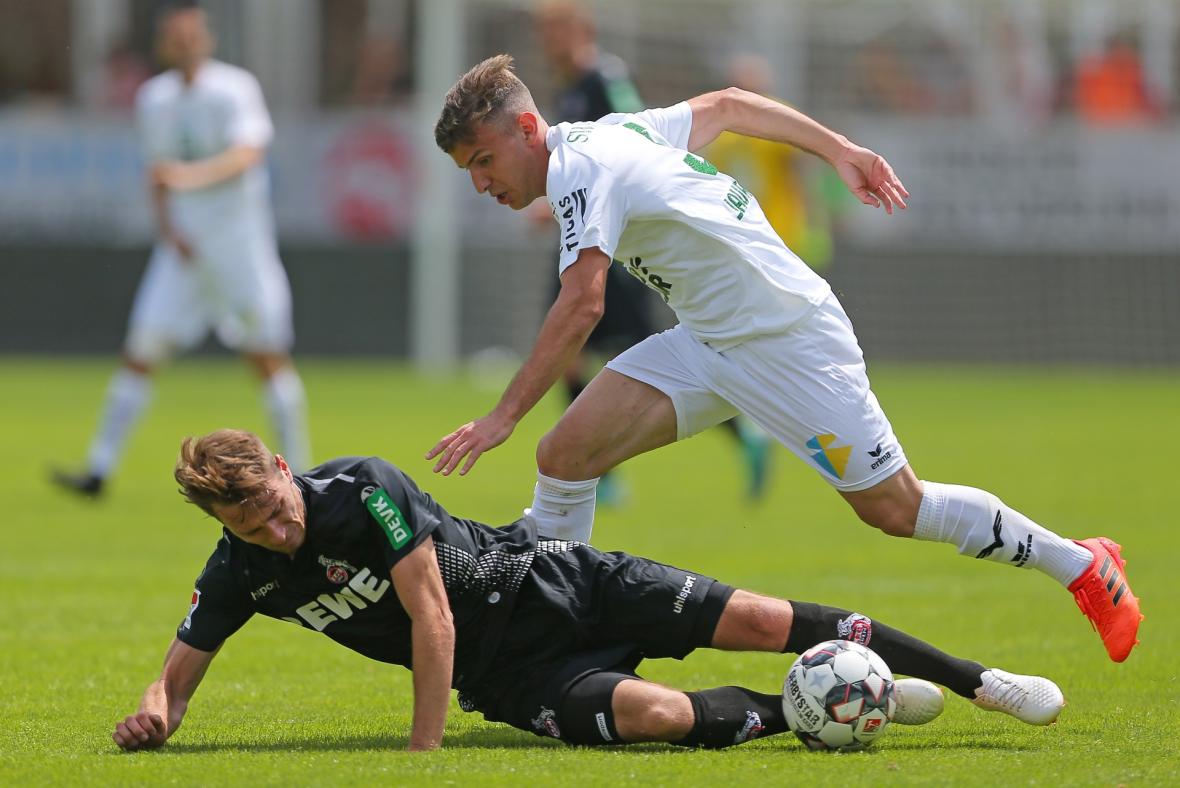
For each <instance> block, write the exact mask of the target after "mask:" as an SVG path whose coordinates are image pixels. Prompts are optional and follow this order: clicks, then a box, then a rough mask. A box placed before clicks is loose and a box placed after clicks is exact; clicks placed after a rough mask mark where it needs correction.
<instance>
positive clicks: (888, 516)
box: [853, 498, 918, 537]
mask: <svg viewBox="0 0 1180 788" xmlns="http://www.w3.org/2000/svg"><path fill="white" fill-rule="evenodd" d="M853 509H855V510H856V514H857V516H858V517H860V519H861V521H863V522H864V523H866V524H868V525H871V526H873V527H874V528H876V529H878V530H880V531H882V532H883V533H885V534H888V535H889V536H902V537H908V536H913V535H914V523H915V522H916V521H917V516H918V512H917V510H912V511H911V507H909V506H906V505H904V504H903V503H901V502H899V501H894V500H892V499H888V498H885V499H881V500H877V501H872V502H870V503H865V504H861V505H857V504H855V503H854V504H853Z"/></svg>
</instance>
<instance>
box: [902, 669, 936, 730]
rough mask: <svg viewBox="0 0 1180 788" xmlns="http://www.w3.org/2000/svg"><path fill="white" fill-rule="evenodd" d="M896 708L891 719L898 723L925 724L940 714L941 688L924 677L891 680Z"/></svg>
mask: <svg viewBox="0 0 1180 788" xmlns="http://www.w3.org/2000/svg"><path fill="white" fill-rule="evenodd" d="M893 697H894V698H895V699H896V700H897V709H896V710H894V712H893V721H894V722H896V723H897V724H898V725H925V724H926V723H928V722H930V721H931V720H933V719H934V718H935V717H937V716H938V715H939V714H942V706H943V697H942V688H941V687H939V686H938V685H936V684H931V683H930V682H929V681H926V680H925V679H897V680H895V681H894V682H893Z"/></svg>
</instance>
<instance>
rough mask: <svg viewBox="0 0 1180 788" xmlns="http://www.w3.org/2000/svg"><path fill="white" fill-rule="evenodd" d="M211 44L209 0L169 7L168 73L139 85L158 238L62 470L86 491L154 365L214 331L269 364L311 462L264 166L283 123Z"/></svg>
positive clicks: (302, 461)
mask: <svg viewBox="0 0 1180 788" xmlns="http://www.w3.org/2000/svg"><path fill="white" fill-rule="evenodd" d="M214 44H215V42H214V38H213V34H212V32H211V31H210V29H209V26H208V23H207V20H206V18H205V13H204V11H202V10H201V9H199V8H197V7H195V6H193V5H190V4H176V5H172V6H169V7H167V8H166V9H165V10H163V11H162V12H161V15H160V17H159V20H158V29H157V47H158V54H159V57H160V60H161V62H162V63H163V64H164V65H165V66H167V67H168V68H169V70H168V71H165V72H164V73H162V74H160V75H158V76H156V77H154V78H153V79H151V80H149V81H148V82H146V83H144V85H143V86H142V87H141V88H140V89H139V91H138V93H137V95H136V114H137V119H138V124H139V130H140V135H141V138H142V143H143V148H144V152H145V156H146V158H147V161H148V172H149V181H150V185H149V189H150V196H151V203H152V207H153V211H154V214H155V219H156V225H157V233H158V238H157V242H156V245H155V248H154V249H153V251H152V257H151V260H150V261H149V263H148V267H147V271H146V273H145V274H144V276H143V279H142V280H141V282H140V285H139V290H138V292H137V293H136V296H135V303H134V306H133V307H132V310H131V317H130V319H129V326H128V330H127V338H126V343H125V345H124V349H123V363H122V366H120V368H119V369H118V371H116V372H115V375H114V377H113V378H112V380H111V383H110V387H109V389H108V391H107V397H106V405H105V407H104V410H103V414H102V417H101V420H100V422H99V426H98V430H97V432H96V434H95V436H94V439H93V442H92V443H91V446H90V452H89V455H88V458H87V465H86V467H85V469H84V470H83V471H82V472H81V473H76V474H75V473H66V472H62V471H56V472H55V473H54V479H55V480H56V481H57V482H58V483H59V484H61V485H63V486H65V487H67V488H69V489H72V490H75V491H77V492H80V493H84V494H87V495H97V494H99V493H100V492H101V491H102V488H103V484H104V482H105V480H106V479H107V477H109V476H110V474H111V473H112V472H113V470H114V468H115V465H116V463H117V461H118V458H119V456H120V454H121V452H122V448H123V446H124V444H125V442H126V439H127V436H128V435H129V433H130V432H131V429H132V428H133V427H134V425H135V423H136V421H137V420H138V419H139V417H140V415H141V414H142V413H143V411H144V409H145V408H146V407H147V404H148V401H149V398H150V393H151V374H152V372H153V371H154V369H155V368H156V366H158V365H159V364H160V363H161V362H163V361H166V360H167V359H168V358H169V357H170V356H171V355H172V354H173V353H174V352H175V351H177V350H181V349H186V348H191V347H193V346H194V345H196V344H198V343H199V342H201V341H202V340H203V339H204V338H205V336H206V335H207V334H208V332H209V330H210V329H211V328H213V329H215V330H216V332H217V335H218V337H219V338H220V339H221V341H222V342H224V343H225V344H226V345H227V346H229V347H231V348H234V349H235V350H238V351H240V352H241V353H242V355H243V356H245V358H246V359H248V360H249V362H250V363H251V365H252V366H253V367H254V369H255V370H256V371H257V372H258V375H259V376H260V378H261V379H262V381H263V389H264V393H265V400H266V407H267V410H268V411H269V413H270V416H271V418H272V420H273V422H274V426H275V429H276V432H277V433H278V439H279V443H280V444H281V445H282V446H283V448H284V451H285V452H286V453H287V455H288V456H289V457H290V458H291V464H292V466H294V467H297V468H306V467H308V465H309V464H310V459H309V454H310V450H309V441H308V434H307V425H306V415H305V411H306V402H305V396H304V390H303V383H302V381H301V380H300V378H299V375H298V373H297V372H296V371H295V368H294V366H293V364H292V362H291V358H290V355H289V350H290V347H291V345H292V342H293V338H294V329H293V326H292V320H291V290H290V285H289V284H288V282H287V276H286V273H285V272H284V271H283V267H282V264H281V263H280V261H279V257H278V251H277V246H276V241H275V235H274V228H273V219H272V217H271V213H270V205H269V200H268V190H269V186H268V182H267V176H266V172H265V170H264V158H265V155H266V148H267V145H268V144H269V143H270V141H271V137H272V136H273V133H274V129H273V126H272V125H271V120H270V115H269V113H268V112H267V109H266V104H265V103H264V101H263V97H262V90H261V88H260V87H259V85H258V81H257V80H256V79H255V78H254V76H253V75H251V74H250V73H249V72H247V71H244V70H243V69H241V68H238V67H236V66H232V65H229V64H227V63H223V62H220V61H218V60H214V59H212V57H211V55H212V53H213V49H214Z"/></svg>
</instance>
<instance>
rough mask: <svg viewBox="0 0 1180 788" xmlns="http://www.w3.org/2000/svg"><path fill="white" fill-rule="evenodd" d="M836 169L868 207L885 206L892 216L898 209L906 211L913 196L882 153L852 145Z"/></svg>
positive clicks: (838, 159) (835, 163)
mask: <svg viewBox="0 0 1180 788" xmlns="http://www.w3.org/2000/svg"><path fill="white" fill-rule="evenodd" d="M832 166H833V167H835V168H836V172H837V173H838V174H839V176H840V178H841V179H842V180H843V181H844V185H845V186H847V187H848V191H850V192H852V193H853V194H855V195H856V198H857V199H858V200H860V201H861V202H862V203H864V204H865V205H870V206H872V207H873V208H880V207H882V206H884V208H885V213H888V214H892V213H893V209H894V207H898V208H905V198H906V197H909V196H910V193H909V192H908V191H906V188H905V186H903V185H902V183H901V180H900V179H899V178H898V177H897V176H896V175H895V174H894V173H893V168H892V167H890V166H889V162H887V161H885V159H884V158H882V157H881V156H880V155H879V154H876V153H873V152H872V151H871V150H869V149H868V148H862V147H861V146H859V145H853V144H851V143H849V145H848V147H847V148H845V149H844V152H843V153H842V154H840V157H839V158H837V159H836V160H835V161H834V162H833V163H832Z"/></svg>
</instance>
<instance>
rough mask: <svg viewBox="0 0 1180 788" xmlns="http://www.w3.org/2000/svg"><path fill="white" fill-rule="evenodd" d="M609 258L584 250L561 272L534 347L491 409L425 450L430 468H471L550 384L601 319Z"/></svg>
mask: <svg viewBox="0 0 1180 788" xmlns="http://www.w3.org/2000/svg"><path fill="white" fill-rule="evenodd" d="M610 264H611V259H610V257H609V256H608V255H606V254H605V253H604V252H603V251H602V250H601V249H599V248H597V247H592V248H589V249H583V250H582V251H581V252H579V254H578V259H577V260H576V261H575V262H574V263H573V264H572V265H570V266H569V267H568V268H566V269H565V271H564V272H563V273H562V275H561V291H560V292H559V293H558V294H557V300H556V301H554V303H553V306H552V307H550V308H549V314H548V315H546V317H545V322H544V323H543V324H542V325H541V331H540V333H538V334H537V341H536V342H535V343H534V344H533V350H532V352H531V353H530V354H529V357H528V358H527V359H526V360H525V362H524V364H523V365H522V366H521V368H520V370H519V371H518V372H517V373H516V376H515V377H513V378H512V382H511V383H509V384H508V388H507V389H505V390H504V394H503V395H502V396H501V397H500V402H499V403H498V404H497V405H496V407H495V408H494V409H493V410H492V412H491V413H489V414H488V415H486V416H484V417H483V418H481V419H477V420H476V421H472V422H468V423H467V424H464V425H463V426H462V427H460V428H459V429H457V430H455V431H454V432H452V433H451V434H450V435H447V436H446V437H444V438H443V439H442V440H440V441H439V442H438V443H436V444H435V445H434V448H432V449H431V450H430V451H429V452H427V453H426V459H428V460H432V459H434V458H435V457H438V462H436V463H435V464H434V472H435V473H442V474H443V475H444V476H449V475H450V474H451V472H452V471H454V470H455V468H458V467H459V464H460V463H461V462H463V460H464V458H466V460H467V461H466V463H464V464H463V467H462V469H460V471H459V475H460V476H462V475H464V474H466V473H467V472H468V471H469V470H471V466H473V465H475V461H476V460H478V459H479V457H480V455H481V454H483V453H484V452H485V451H488V450H490V449H494V448H495V447H497V446H499V445H500V444H501V443H503V442H504V441H506V440H508V436H509V435H511V434H512V431H513V430H514V429H516V424H517V422H519V421H520V420H521V419H522V418H524V415H525V414H526V413H528V412H529V411H530V410H532V408H533V406H534V405H536V404H537V402H538V401H540V399H541V397H543V396H545V392H547V391H549V389H550V388H552V386H553V384H554V383H556V382H557V379H558V378H559V377H561V373H562V372H564V371H565V368H566V367H567V366H568V365H569V364H570V362H571V361H573V359H574V356H576V355H577V353H578V351H579V350H581V348H582V345H584V344H586V338H587V337H589V336H590V332H591V331H593V330H594V326H596V325H597V324H598V321H599V320H600V319H601V318H602V311H603V308H604V306H603V304H604V299H605V297H606V271H607V269H608V268H609V267H610Z"/></svg>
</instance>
